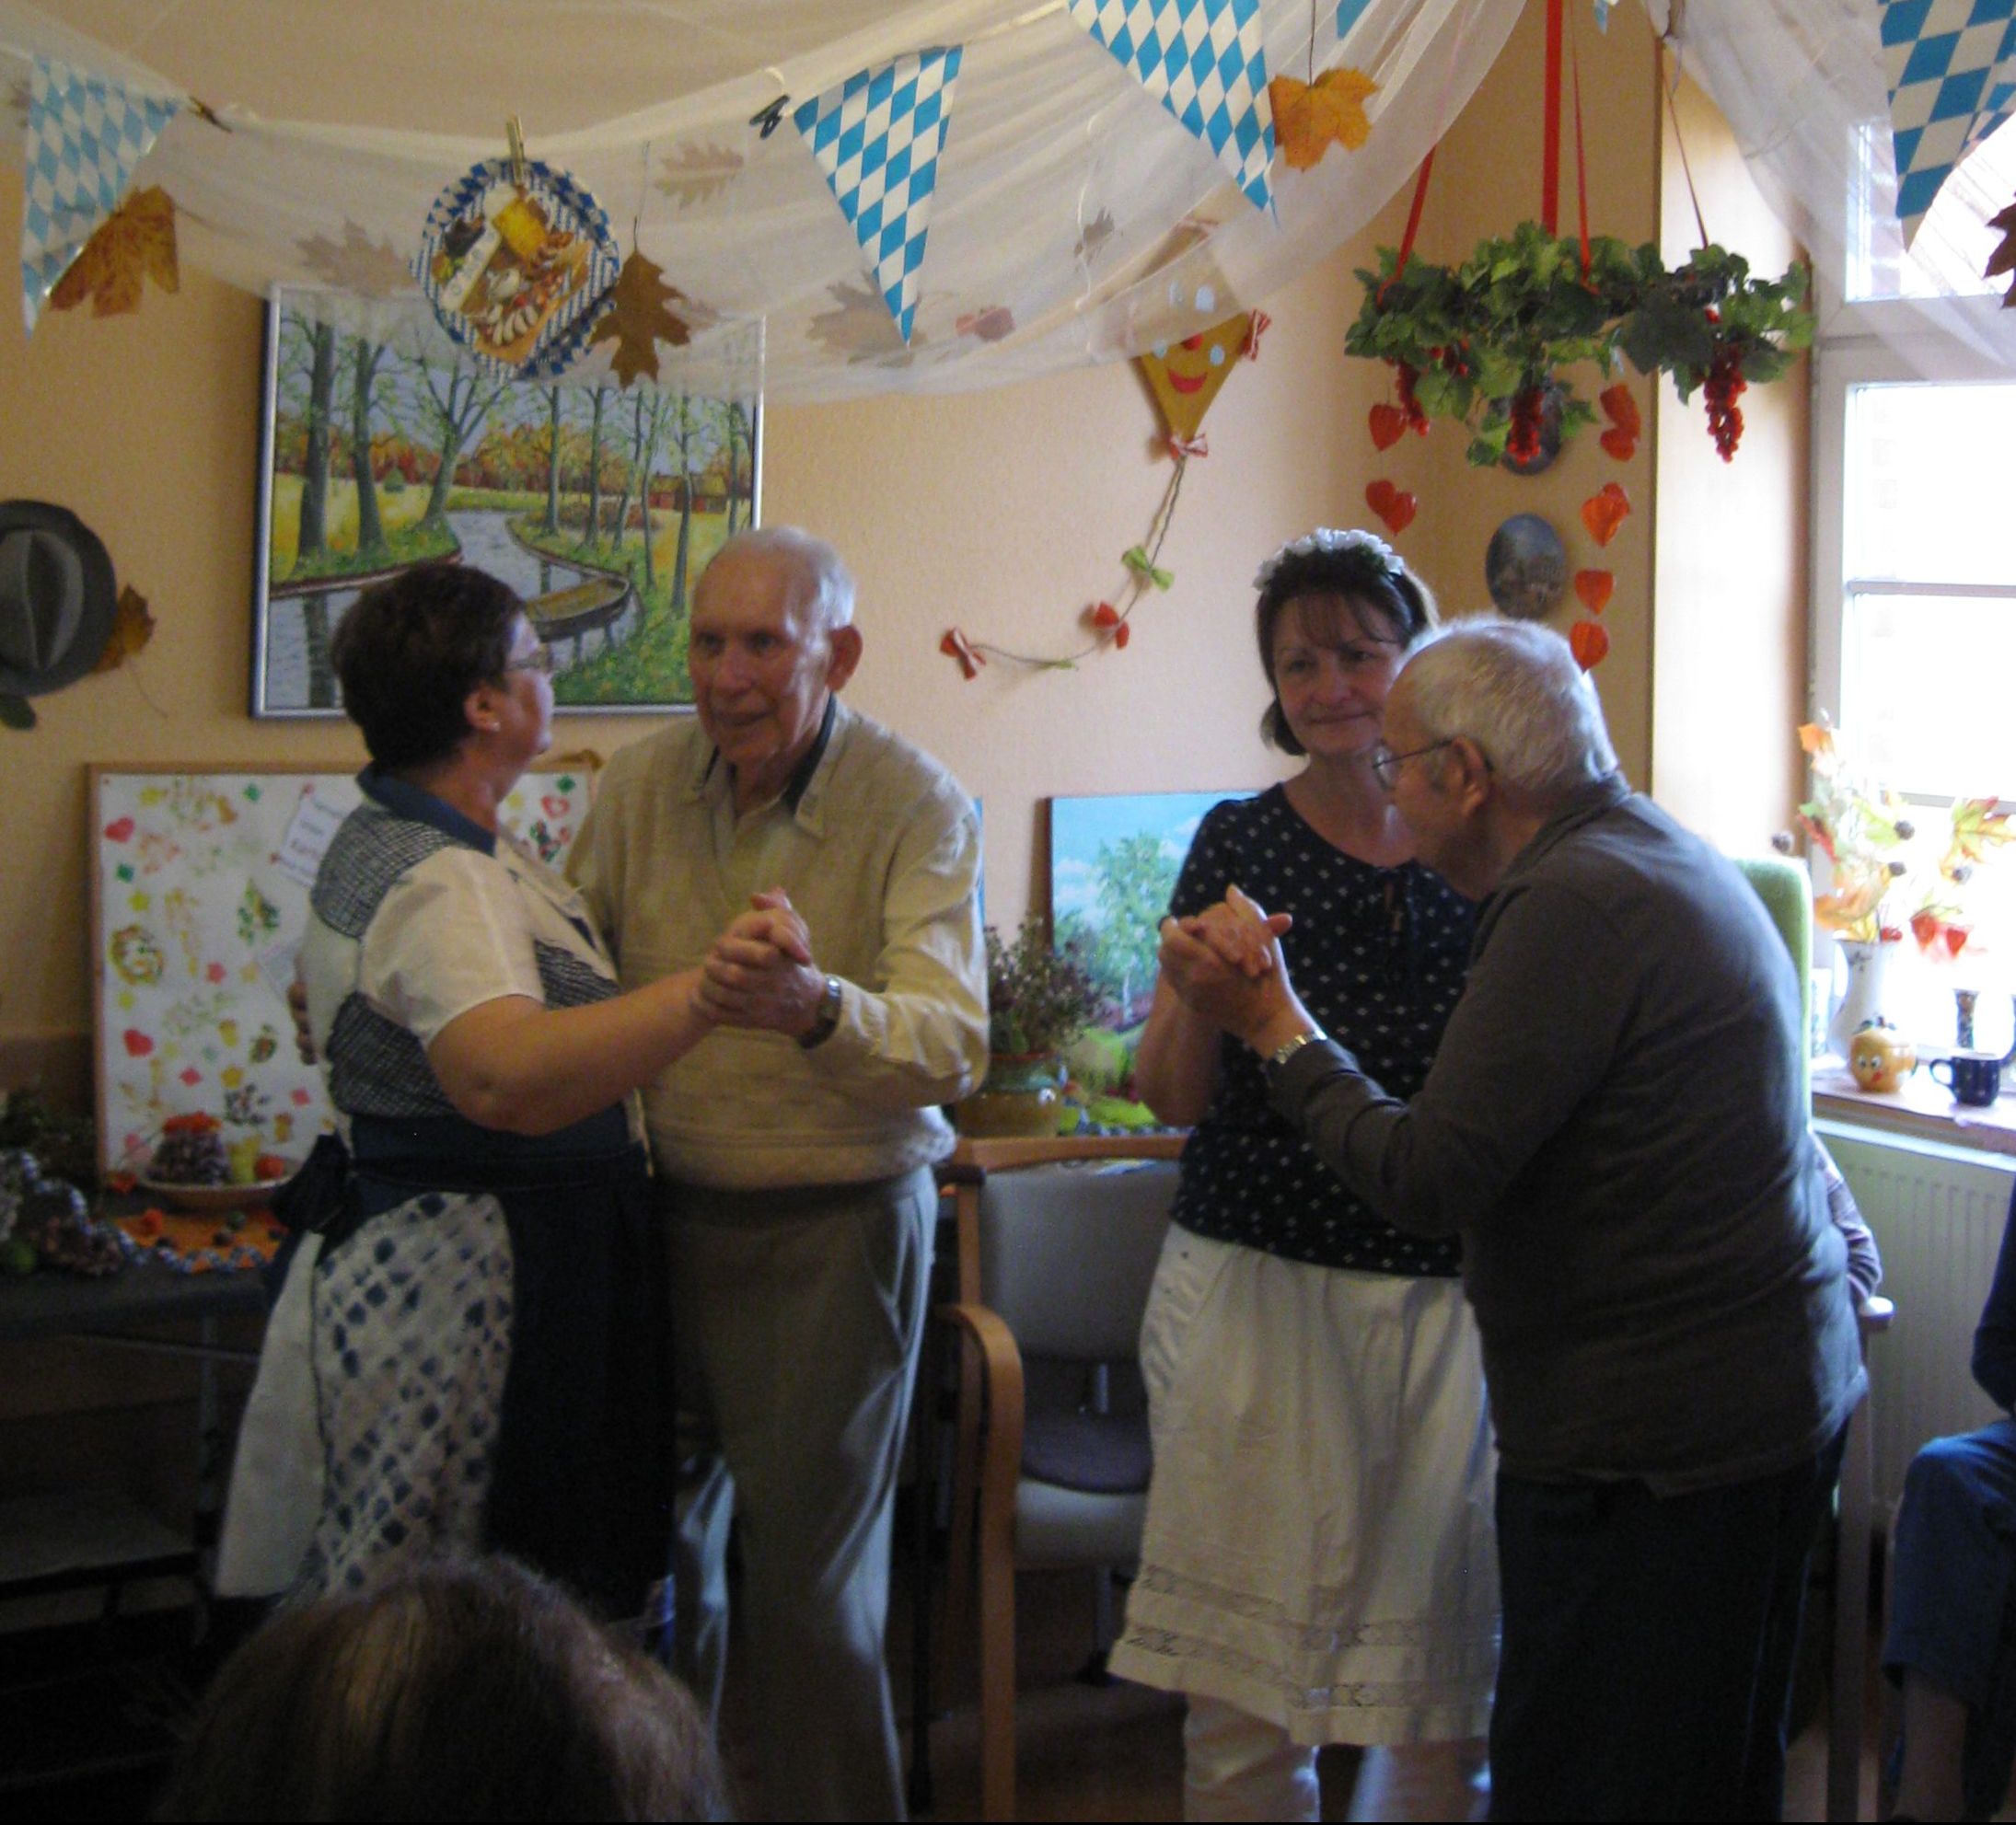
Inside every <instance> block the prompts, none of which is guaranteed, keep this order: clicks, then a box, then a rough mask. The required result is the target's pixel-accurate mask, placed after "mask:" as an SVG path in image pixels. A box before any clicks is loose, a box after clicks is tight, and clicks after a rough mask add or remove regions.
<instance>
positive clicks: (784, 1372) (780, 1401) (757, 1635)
mask: <svg viewBox="0 0 2016 1825" xmlns="http://www.w3.org/2000/svg"><path fill="white" fill-rule="evenodd" d="M667 1195H668V1197H669V1198H670V1200H671V1202H672V1207H673V1209H674V1210H675V1212H676V1214H675V1216H674V1218H673V1219H672V1223H671V1244H672V1245H671V1258H672V1287H673V1311H674V1320H675V1337H676V1348H677V1351H678V1378H679V1380H678V1396H679V1406H680V1415H679V1418H680V1438H681V1442H680V1456H681V1459H682V1476H681V1493H680V1503H679V1523H678V1539H677V1541H676V1542H675V1556H674V1568H675V1574H676V1577H677V1581H678V1624H677V1636H676V1639H677V1642H678V1664H679V1670H680V1672H681V1673H682V1674H683V1675H684V1676H685V1677H686V1679H687V1680H688V1681H689V1683H690V1684H691V1685H692V1687H693V1690H694V1692H695V1693H696V1694H697V1695H698V1696H699V1698H700V1700H701V1703H702V1704H705V1705H707V1706H708V1707H709V1709H710V1713H711V1714H718V1710H719V1705H720V1699H721V1682H722V1674H723V1669H724V1662H725V1659H726V1651H727V1634H728V1589H727V1580H726V1576H725V1568H724V1557H725V1554H726V1549H727V1543H728V1523H729V1519H730V1518H731V1516H732V1515H739V1516H740V1517H741V1522H742V1534H741V1542H742V1565H743V1573H744V1589H743V1600H744V1602H745V1604H746V1606H747V1616H746V1620H747V1644H748V1655H749V1667H748V1671H749V1675H750V1679H749V1686H750V1694H751V1699H752V1709H753V1714H754V1717H753V1721H754V1731H755V1747H756V1751H757V1757H758V1764H759V1782H760V1791H759V1794H758V1795H755V1796H751V1806H752V1809H753V1810H754V1811H755V1812H757V1814H758V1815H759V1816H760V1817H763V1818H766V1819H900V1818H901V1817H902V1816H903V1793H902V1779H901V1771H900V1767H899V1764H898V1754H897V1740H896V1718H895V1711H894V1706H893V1704H892V1702H891V1698H890V1692H889V1680H888V1670H887V1666H886V1661H885V1659H884V1658H883V1634H884V1628H885V1624H886V1621H887V1617H888V1607H889V1532H890V1529H889V1519H890V1509H891V1506H892V1504H893V1501H894V1498H895V1495H896V1478H897V1467H898V1461H899V1459H900V1457H901V1453H902V1446H903V1433H904V1427H905V1424H906V1421H907V1419H908V1416H909V1409H910V1386H911V1382H912V1380H913V1379H914V1374H915V1370H916V1366H917V1355H918V1350H919V1347H920V1345H921V1341H922V1337H923V1323H924V1309H925V1302H926V1299H927V1297H928V1293H929V1287H930V1279H931V1255H932V1244H933V1237H934V1234H935V1231H936V1228H937V1218H938V1194H937V1187H936V1184H935V1182H934V1180H933V1175H932V1174H931V1173H930V1172H928V1171H923V1172H913V1173H910V1174H908V1175H906V1176H904V1177H902V1178H898V1179H892V1180H882V1181H879V1182H877V1183H875V1184H867V1185H861V1186H840V1187H828V1188H822V1189H821V1190H820V1191H819V1192H817V1194H815V1195H806V1194H805V1192H802V1191H797V1190H793V1191H787V1192H782V1193H780V1194H778V1195H776V1196H775V1197H766V1196H765V1195H762V1194H755V1193H719V1192H710V1191H707V1190H704V1189H701V1188H697V1187H691V1186H687V1187H680V1188H678V1189H676V1190H674V1191H671V1192H669V1193H668V1194H667Z"/></svg>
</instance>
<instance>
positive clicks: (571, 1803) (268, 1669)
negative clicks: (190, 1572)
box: [155, 1558, 730, 1819]
mask: <svg viewBox="0 0 2016 1825" xmlns="http://www.w3.org/2000/svg"><path fill="white" fill-rule="evenodd" d="M155 1816H156V1818H158V1819H726V1818H728V1817H729V1816H730V1814H729V1812H728V1809H727V1805H726V1801H725V1798H724V1792H723V1783H722V1775H721V1767H720V1762H719V1761H718V1759H717V1758H716V1756H715V1754H714V1750H713V1745H712V1744H711V1743H710V1742H709V1740H708V1738H707V1730H706V1726H705V1725H704V1723H703V1722H702V1720H701V1715H700V1712H699V1709H698V1707H697V1706H696V1705H695V1704H694V1703H693V1701H692V1699H691V1698H689V1696H688V1695H687V1692H686V1691H685V1689H684V1688H683V1687H682V1686H680V1685H679V1684H678V1681H675V1680H674V1679H673V1678H672V1676H671V1675H670V1674H669V1673H667V1672H666V1670H665V1669H663V1668H662V1667H660V1666H658V1665H657V1664H656V1663H655V1661H652V1660H650V1659H647V1658H645V1657H644V1655H643V1653H642V1652H640V1651H639V1650H638V1649H636V1648H634V1647H631V1646H628V1645H626V1644H623V1643H620V1642H619V1641H617V1640H615V1639H613V1638H612V1637H611V1636H610V1635H609V1634H606V1633H605V1632H604V1631H603V1630H602V1629H600V1628H598V1627H597V1625H596V1623H593V1622H592V1621H590V1620H589V1618H588V1617H587V1616H586V1615H585V1614H584V1613H583V1612H582V1611H580V1610H578V1609H576V1608H575V1607H574V1604H573V1603H572V1602H571V1601H569V1600H568V1599H567V1598H566V1597H565V1596H563V1595H562V1593H561V1591H560V1590H559V1589H558V1588H555V1587H554V1586H553V1585H550V1584H549V1583H547V1582H546V1581H545V1580H544V1579H542V1578H539V1577H536V1576H535V1575H534V1574H533V1573H531V1572H529V1571H527V1570H526V1569H525V1568H524V1567H523V1566H522V1565H516V1564H515V1563H514V1562H513V1561H511V1560H509V1559H503V1558H488V1559H481V1560H475V1561H467V1562H464V1561H455V1560H446V1559H443V1560H436V1561H434V1562H431V1563H429V1564H426V1565H421V1566H419V1567H417V1568H416V1569H414V1570H412V1571H410V1572H407V1573H405V1574H403V1575H401V1576H400V1577H397V1578H395V1579H393V1580H392V1581H391V1582H389V1583H388V1584H387V1585H386V1586H385V1587H384V1588H382V1589H379V1590H377V1591H376V1592H374V1593H372V1594H370V1595H367V1596H362V1597H336V1598H328V1599H324V1600H321V1601H319V1602H315V1603H309V1604H306V1605H304V1606H303V1607H302V1608H300V1609H297V1610H291V1611H283V1612H282V1613H281V1614H280V1615H279V1616H277V1617H276V1618H275V1619H274V1620H273V1621H272V1622H271V1623H268V1624H267V1625H266V1627H265V1628H263V1629H262V1630H261V1632H260V1633H259V1634H256V1635H254V1636H253V1637H252V1638H251V1639H250V1640H249V1641H248V1642H247V1643H246V1644H245V1645H244V1646H242V1647H240V1648H239V1649H238V1652H237V1653H236V1654H234V1655H233V1656H232V1657H231V1658H230V1659H229V1660H227V1661H226V1663H225V1666H224V1669H223V1670H222V1671H221V1672H220V1673H219V1674H218V1675H217V1678H216V1681H215V1683H214V1685H213V1686H212V1687H211V1689H210V1692H209V1693H208V1695H207V1696H206V1697H205V1699H204V1701H203V1708H202V1711H201V1713H200V1715H198V1717H197V1720H196V1725H195V1728H194V1731H193V1733H192V1735H191V1738H190V1739H189V1741H188V1742H187V1744H185V1745H184V1747H183V1750H182V1753H181V1756H180V1760H179V1761H178V1763H177V1766H176V1769H175V1773H174V1776H173V1779H172V1780H171V1782H170V1785H169V1786H168V1793H167V1795H166V1796H165V1797H164V1798H163V1800H162V1802H161V1805H160V1808H159V1809H158V1811H157V1812H156V1815H155Z"/></svg>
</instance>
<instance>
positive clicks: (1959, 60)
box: [1883, 0, 2016, 247]
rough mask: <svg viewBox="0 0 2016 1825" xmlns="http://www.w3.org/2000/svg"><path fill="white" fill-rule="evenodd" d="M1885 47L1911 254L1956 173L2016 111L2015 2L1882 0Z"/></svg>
mask: <svg viewBox="0 0 2016 1825" xmlns="http://www.w3.org/2000/svg"><path fill="white" fill-rule="evenodd" d="M1883 78H1884V81H1885V83H1886V84H1887V85H1888V87H1889V90H1890V126H1891V133H1892V142H1893V144H1894V147H1895V151H1896V161H1897V220H1898V221H1899V222H1900V223H1901V224H1902V225H1903V227H1904V244H1905V246H1906V247H1909V246H1910V245H1911V242H1912V240H1913V239H1914V238H1915V237H1917V235H1918V226H1919V225H1920V224H1921V223H1922V222H1923V221H1924V220H1925V214H1926V212H1927V211H1928V210H1929V209H1930V208H1931V206H1932V199H1933V198H1934V197H1936V196H1937V195H1938V194H1939V191H1940V187H1941V185H1942V184H1944V183H1945V181H1946V179H1947V178H1948V177H1949V176H1950V175H1951V173H1952V168H1953V167H1954V166H1956V165H1958V164H1959V163H1960V161H1961V160H1962V159H1963V158H1964V157H1965V156H1967V154H1968V153H1970V152H1972V151H1973V150H1974V148H1975V146H1977V145H1979V144H1981V142H1982V141H1983V140H1985V139H1986V138H1987V136H1988V135H1989V134H1990V133H1993V132H1994V131H1995V130H1996V128H1997V127H1999V126H2000V125H2001V124H2002V122H2003V121H2006V120H2008V119H2009V117H2010V112H2011V110H2012V109H2016V0H1883Z"/></svg>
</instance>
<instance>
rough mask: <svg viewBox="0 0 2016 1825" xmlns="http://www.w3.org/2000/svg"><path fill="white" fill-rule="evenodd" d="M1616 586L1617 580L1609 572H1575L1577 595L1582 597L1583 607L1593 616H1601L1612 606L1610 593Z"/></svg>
mask: <svg viewBox="0 0 2016 1825" xmlns="http://www.w3.org/2000/svg"><path fill="white" fill-rule="evenodd" d="M1616 586H1617V580H1616V577H1614V576H1612V575H1611V574H1610V572H1608V571H1577V572H1575V594H1576V595H1579V596H1581V597H1582V606H1583V607H1584V608H1586V609H1588V610H1589V612H1590V613H1591V614H1592V615H1600V614H1602V613H1603V611H1604V610H1605V608H1607V607H1608V606H1610V592H1611V591H1612V590H1614V589H1615V588H1616Z"/></svg>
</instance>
